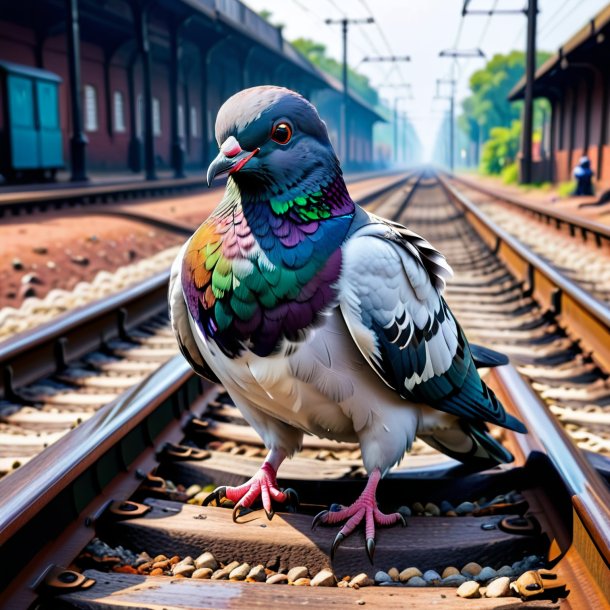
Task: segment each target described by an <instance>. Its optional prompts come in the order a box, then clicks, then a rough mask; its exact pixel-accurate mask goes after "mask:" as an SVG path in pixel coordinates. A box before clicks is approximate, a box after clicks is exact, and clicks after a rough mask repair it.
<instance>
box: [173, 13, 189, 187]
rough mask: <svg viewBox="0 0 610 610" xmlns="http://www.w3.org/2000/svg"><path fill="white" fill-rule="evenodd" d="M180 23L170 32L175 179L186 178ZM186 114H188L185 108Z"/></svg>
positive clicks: (175, 24)
mask: <svg viewBox="0 0 610 610" xmlns="http://www.w3.org/2000/svg"><path fill="white" fill-rule="evenodd" d="M179 28H180V25H179V24H178V23H173V24H172V25H171V26H170V30H169V78H170V81H169V95H170V113H171V134H172V154H171V159H172V168H173V169H174V178H184V143H183V141H182V137H181V136H180V129H179V126H178V122H179V116H178V83H179V78H178V76H179V73H180V44H179V39H178V37H179ZM184 112H185V113H186V112H188V108H185V110H184Z"/></svg>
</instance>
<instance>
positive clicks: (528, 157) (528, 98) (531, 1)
mask: <svg viewBox="0 0 610 610" xmlns="http://www.w3.org/2000/svg"><path fill="white" fill-rule="evenodd" d="M469 4H470V0H464V4H463V6H462V15H463V16H466V15H488V16H491V15H515V14H521V13H523V14H525V15H526V17H527V45H526V51H525V95H524V98H525V99H524V104H523V126H522V130H521V183H522V184H528V183H530V182H531V181H532V164H533V158H532V140H533V133H534V77H535V75H536V20H537V17H538V0H528V3H527V8H524V9H521V10H514V9H505V10H501V9H491V10H472V9H469V8H468V5H469Z"/></svg>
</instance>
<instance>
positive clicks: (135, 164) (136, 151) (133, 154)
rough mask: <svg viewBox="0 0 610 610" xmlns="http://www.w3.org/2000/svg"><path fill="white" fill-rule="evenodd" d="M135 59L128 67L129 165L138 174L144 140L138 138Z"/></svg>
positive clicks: (132, 59) (140, 167) (133, 58)
mask: <svg viewBox="0 0 610 610" xmlns="http://www.w3.org/2000/svg"><path fill="white" fill-rule="evenodd" d="M134 64H135V57H132V58H131V61H130V62H129V65H128V67H127V95H128V98H129V99H128V103H129V133H130V134H131V137H130V138H129V150H128V153H127V154H128V161H127V165H128V166H129V169H130V170H131V171H132V172H134V174H137V173H139V172H141V171H142V139H141V138H140V137H139V136H138V119H137V116H136V113H137V110H136V94H135V88H134V84H133V69H134Z"/></svg>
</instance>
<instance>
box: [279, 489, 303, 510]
mask: <svg viewBox="0 0 610 610" xmlns="http://www.w3.org/2000/svg"><path fill="white" fill-rule="evenodd" d="M282 491H283V492H284V493H285V494H286V502H284V506H285V507H286V508H290V509H292V511H291V512H296V510H297V509H298V508H299V495H298V494H297V492H296V491H295V490H294V489H292V487H288V488H287V489H282Z"/></svg>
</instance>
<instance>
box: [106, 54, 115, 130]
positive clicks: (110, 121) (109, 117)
mask: <svg viewBox="0 0 610 610" xmlns="http://www.w3.org/2000/svg"><path fill="white" fill-rule="evenodd" d="M111 60H112V53H110V52H105V53H104V104H105V106H106V131H107V133H108V137H110V138H112V135H113V133H114V116H113V113H112V92H111V91H110V62H111Z"/></svg>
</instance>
